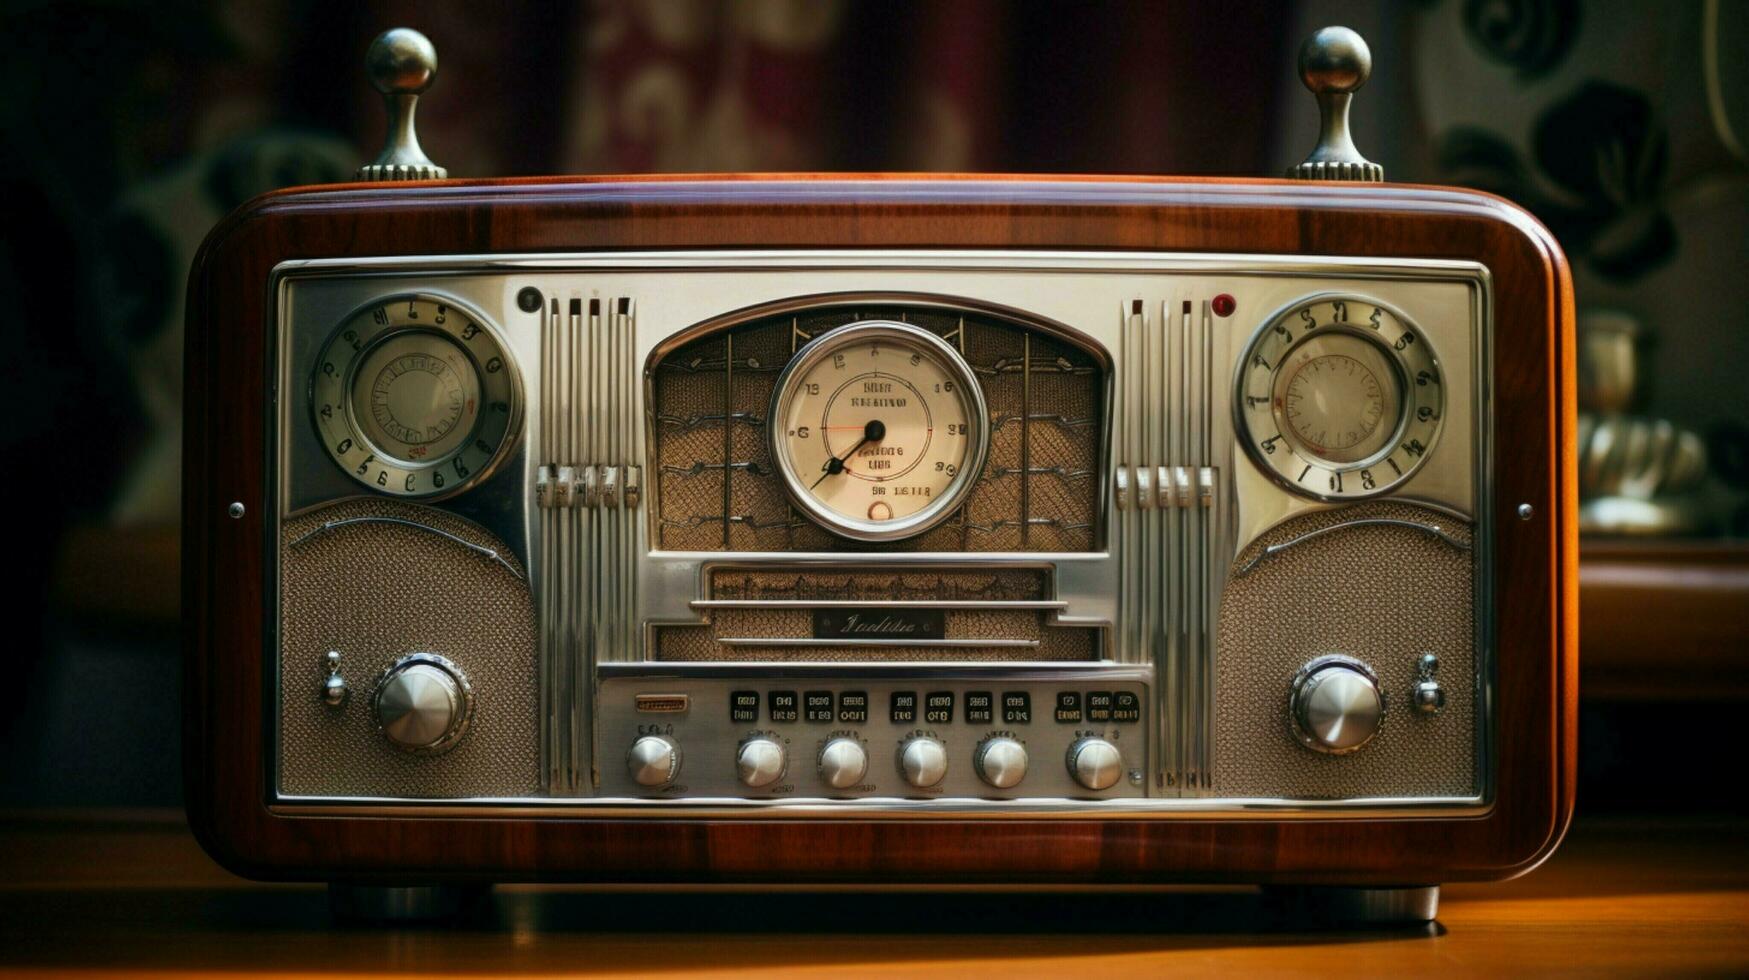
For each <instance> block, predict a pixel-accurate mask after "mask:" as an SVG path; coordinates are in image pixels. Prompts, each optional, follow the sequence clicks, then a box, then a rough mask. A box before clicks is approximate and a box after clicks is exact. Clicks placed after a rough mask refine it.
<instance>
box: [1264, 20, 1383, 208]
mask: <svg viewBox="0 0 1749 980" xmlns="http://www.w3.org/2000/svg"><path fill="white" fill-rule="evenodd" d="M1370 77H1372V51H1371V49H1369V48H1368V47H1367V46H1366V41H1365V39H1363V38H1362V37H1361V36H1360V35H1359V34H1356V33H1354V32H1353V31H1351V30H1349V29H1348V28H1346V27H1326V28H1324V29H1323V30H1321V31H1318V32H1316V33H1315V34H1313V35H1312V36H1311V37H1308V38H1306V42H1305V43H1304V44H1302V45H1300V81H1302V82H1304V83H1305V86H1306V88H1308V89H1310V90H1311V91H1312V94H1313V95H1314V96H1316V97H1317V99H1318V145H1317V146H1315V147H1313V148H1312V152H1311V155H1310V156H1308V157H1306V159H1305V160H1304V161H1302V162H1300V163H1299V164H1296V165H1295V166H1294V167H1293V169H1291V170H1289V171H1288V172H1287V175H1288V176H1289V177H1294V178H1297V179H1299V180H1366V181H1380V180H1384V179H1385V168H1383V167H1381V166H1379V165H1378V164H1376V163H1373V162H1372V161H1371V160H1368V159H1367V158H1366V157H1363V156H1361V155H1360V150H1358V149H1356V148H1355V145H1354V136H1353V134H1352V133H1351V132H1350V131H1349V128H1348V107H1349V104H1350V103H1351V102H1353V100H1354V93H1355V92H1356V91H1358V90H1359V89H1360V87H1361V86H1362V85H1365V84H1366V80H1367V79H1368V78H1370Z"/></svg>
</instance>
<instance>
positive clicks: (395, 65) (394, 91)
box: [358, 27, 449, 180]
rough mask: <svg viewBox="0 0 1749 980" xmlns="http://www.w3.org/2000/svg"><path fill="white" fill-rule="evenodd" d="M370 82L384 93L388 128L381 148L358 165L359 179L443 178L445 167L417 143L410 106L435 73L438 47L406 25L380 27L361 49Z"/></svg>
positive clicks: (427, 85) (413, 107) (445, 173)
mask: <svg viewBox="0 0 1749 980" xmlns="http://www.w3.org/2000/svg"><path fill="white" fill-rule="evenodd" d="M364 67H365V70H366V71H367V72H369V73H370V83H371V85H373V86H375V87H376V90H377V91H378V92H381V93H383V105H384V106H385V107H386V108H387V109H388V111H389V134H388V138H387V139H386V140H384V142H383V149H382V152H381V153H378V154H377V158H376V159H375V160H372V161H371V162H370V163H368V164H366V165H365V166H362V167H359V168H358V179H359V180H442V179H443V178H445V177H448V176H449V171H448V170H445V169H444V168H442V167H440V166H438V165H437V164H435V163H432V162H431V158H430V157H428V156H426V155H425V151H424V150H423V149H420V147H419V134H418V133H417V132H415V131H414V129H413V111H414V109H416V108H417V107H418V104H419V93H421V92H423V91H425V90H426V89H428V88H430V87H431V83H432V81H433V80H434V79H436V78H437V49H436V48H435V47H432V45H431V40H430V39H429V38H427V37H426V36H425V35H423V34H421V33H419V32H418V31H415V30H412V29H411V28H406V27H397V28H395V29H394V30H390V31H384V32H383V33H382V34H381V35H379V36H378V37H377V39H376V40H375V41H372V42H371V44H370V50H369V51H367V52H365V56H364Z"/></svg>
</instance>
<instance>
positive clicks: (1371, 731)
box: [1289, 656, 1385, 755]
mask: <svg viewBox="0 0 1749 980" xmlns="http://www.w3.org/2000/svg"><path fill="white" fill-rule="evenodd" d="M1289 710H1290V713H1291V715H1292V717H1293V724H1294V733H1295V734H1297V735H1298V736H1299V738H1300V741H1301V742H1302V743H1304V744H1305V746H1306V747H1307V748H1309V749H1315V750H1317V751H1319V752H1329V753H1332V754H1335V755H1341V754H1344V753H1347V752H1353V751H1355V750H1357V749H1359V748H1360V747H1361V746H1363V745H1365V744H1366V743H1367V742H1369V741H1371V740H1372V737H1373V736H1374V735H1376V734H1378V730H1379V723H1380V722H1381V721H1383V720H1384V715H1385V696H1384V695H1383V694H1382V693H1380V692H1379V682H1378V677H1377V676H1376V675H1374V674H1373V672H1372V669H1371V668H1369V667H1367V666H1366V665H1365V664H1363V663H1361V662H1360V661H1358V660H1355V659H1353V658H1352V657H1341V656H1328V657H1319V658H1318V659H1316V660H1314V661H1312V662H1311V663H1309V664H1307V665H1306V666H1304V667H1302V668H1300V672H1299V674H1298V675H1297V676H1295V677H1294V682H1293V689H1292V695H1291V697H1290V700H1289Z"/></svg>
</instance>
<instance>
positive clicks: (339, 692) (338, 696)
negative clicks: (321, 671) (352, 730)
mask: <svg viewBox="0 0 1749 980" xmlns="http://www.w3.org/2000/svg"><path fill="white" fill-rule="evenodd" d="M324 659H326V660H327V662H328V679H327V680H324V681H323V682H322V703H323V704H326V705H327V706H328V707H330V708H338V707H340V706H341V705H343V704H345V703H346V698H347V696H348V695H350V694H351V693H352V689H351V688H349V687H347V686H346V678H344V677H342V676H340V651H339V650H329V651H328V653H327V654H326V656H325V658H324Z"/></svg>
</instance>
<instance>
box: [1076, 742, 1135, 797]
mask: <svg viewBox="0 0 1749 980" xmlns="http://www.w3.org/2000/svg"><path fill="white" fill-rule="evenodd" d="M1068 761H1069V775H1071V776H1073V777H1075V781H1076V782H1077V783H1080V784H1081V785H1082V786H1084V787H1086V788H1087V789H1091V790H1102V789H1110V788H1112V787H1113V786H1116V785H1117V781H1118V780H1119V779H1122V778H1123V754H1122V753H1120V752H1119V751H1118V750H1117V746H1115V745H1113V744H1111V743H1110V742H1107V741H1106V740H1105V739H1103V738H1083V739H1080V740H1079V741H1077V742H1075V744H1073V745H1071V746H1069V760H1068Z"/></svg>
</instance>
